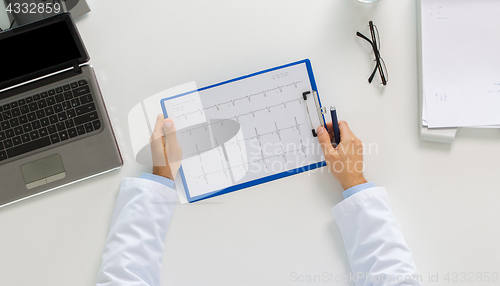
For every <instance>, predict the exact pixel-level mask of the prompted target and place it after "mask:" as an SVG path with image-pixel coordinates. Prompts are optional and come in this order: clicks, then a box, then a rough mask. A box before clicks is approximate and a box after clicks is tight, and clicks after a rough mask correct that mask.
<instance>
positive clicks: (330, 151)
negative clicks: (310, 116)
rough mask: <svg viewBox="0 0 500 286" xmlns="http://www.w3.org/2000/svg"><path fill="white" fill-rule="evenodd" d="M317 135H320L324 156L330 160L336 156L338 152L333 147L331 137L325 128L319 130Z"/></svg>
mask: <svg viewBox="0 0 500 286" xmlns="http://www.w3.org/2000/svg"><path fill="white" fill-rule="evenodd" d="M317 133H318V140H319V143H320V145H321V149H323V154H324V155H325V158H329V157H330V156H333V155H334V154H336V151H335V149H334V148H333V146H332V141H331V139H330V135H329V134H328V132H327V131H326V129H325V128H324V127H323V126H320V127H319V128H318V132H317Z"/></svg>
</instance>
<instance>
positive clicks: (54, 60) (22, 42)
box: [0, 14, 88, 89]
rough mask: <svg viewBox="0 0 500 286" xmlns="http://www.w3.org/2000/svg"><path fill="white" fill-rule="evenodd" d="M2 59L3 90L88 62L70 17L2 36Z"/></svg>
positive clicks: (43, 22) (52, 18)
mask: <svg viewBox="0 0 500 286" xmlns="http://www.w3.org/2000/svg"><path fill="white" fill-rule="evenodd" d="M4 33H7V34H5V35H4ZM0 55H1V57H2V60H1V62H2V65H1V66H0V89H1V88H4V87H6V86H11V85H13V84H18V83H22V82H24V81H26V80H30V79H33V78H37V77H40V76H43V75H46V74H49V73H53V72H56V71H58V70H60V69H64V68H68V67H72V66H73V65H74V64H75V63H83V62H86V61H87V60H88V55H87V53H86V51H85V48H84V47H83V43H82V42H81V39H80V37H79V35H78V32H76V28H75V26H74V24H73V21H72V20H71V18H70V16H69V14H63V15H58V16H54V17H51V18H48V19H45V20H41V21H38V22H35V23H32V24H29V25H25V26H21V27H18V28H16V29H13V30H11V31H7V32H3V33H0Z"/></svg>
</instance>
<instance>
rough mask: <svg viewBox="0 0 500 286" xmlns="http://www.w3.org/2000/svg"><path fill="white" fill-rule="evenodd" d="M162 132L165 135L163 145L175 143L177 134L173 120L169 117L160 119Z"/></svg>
mask: <svg viewBox="0 0 500 286" xmlns="http://www.w3.org/2000/svg"><path fill="white" fill-rule="evenodd" d="M161 128H162V134H164V136H165V147H167V146H171V145H177V134H176V132H175V125H174V121H172V119H170V118H166V119H164V120H162V126H161Z"/></svg>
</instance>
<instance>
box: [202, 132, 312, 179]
mask: <svg viewBox="0 0 500 286" xmlns="http://www.w3.org/2000/svg"><path fill="white" fill-rule="evenodd" d="M301 144H303V143H302V140H301ZM311 147H312V146H311V145H310V146H302V147H301V148H297V149H295V150H290V151H287V152H283V153H281V154H276V155H273V156H269V157H264V154H263V153H262V150H261V155H262V158H260V159H257V160H253V161H250V162H247V163H243V164H239V165H235V166H231V167H230V168H227V167H224V163H222V162H221V163H222V169H220V170H217V171H213V172H208V173H205V169H204V168H203V166H202V167H201V170H202V172H203V175H199V176H195V177H193V178H195V179H198V178H202V177H203V178H204V179H205V182H206V183H207V184H208V178H207V177H208V176H210V175H213V174H217V173H224V174H225V175H226V178H227V177H228V175H227V172H228V171H229V170H231V169H235V168H239V167H243V168H244V169H245V171H246V172H247V173H248V166H249V165H250V164H253V163H257V162H263V163H264V165H265V166H266V169H267V164H266V161H268V160H269V159H272V158H276V157H283V160H285V163H288V161H287V159H286V155H287V154H289V153H292V152H297V151H302V152H303V154H304V156H305V157H306V158H307V154H306V153H305V149H308V148H311ZM281 148H282V150H283V146H282V147H281ZM241 159H242V161H243V156H242V157H241ZM245 167H246V168H245Z"/></svg>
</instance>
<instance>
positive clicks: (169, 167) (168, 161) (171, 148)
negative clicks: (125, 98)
mask: <svg viewBox="0 0 500 286" xmlns="http://www.w3.org/2000/svg"><path fill="white" fill-rule="evenodd" d="M150 145H151V156H152V157H153V174H154V175H157V176H162V177H165V178H167V179H170V180H172V181H173V180H174V179H175V176H177V172H178V171H179V168H180V166H181V161H182V149H181V147H180V146H179V144H177V137H176V133H175V125H174V122H173V121H172V119H169V118H167V119H165V118H164V117H163V115H162V114H160V115H158V117H157V118H156V125H155V128H154V130H153V135H152V136H151V139H150Z"/></svg>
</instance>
